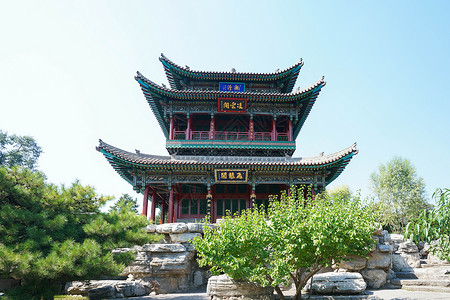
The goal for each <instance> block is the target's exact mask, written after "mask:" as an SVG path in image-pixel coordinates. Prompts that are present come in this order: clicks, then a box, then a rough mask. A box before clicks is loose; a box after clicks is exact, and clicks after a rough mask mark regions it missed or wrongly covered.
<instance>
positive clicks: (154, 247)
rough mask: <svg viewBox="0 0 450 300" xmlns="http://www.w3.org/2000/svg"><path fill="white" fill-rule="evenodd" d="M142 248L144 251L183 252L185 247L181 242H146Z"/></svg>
mask: <svg viewBox="0 0 450 300" xmlns="http://www.w3.org/2000/svg"><path fill="white" fill-rule="evenodd" d="M142 250H143V251H146V252H185V251H186V247H185V246H183V245H181V244H146V245H144V246H143V247H142Z"/></svg>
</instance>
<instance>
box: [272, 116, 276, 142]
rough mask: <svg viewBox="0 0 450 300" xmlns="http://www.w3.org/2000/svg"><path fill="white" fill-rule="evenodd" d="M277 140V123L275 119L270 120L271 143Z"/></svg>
mask: <svg viewBox="0 0 450 300" xmlns="http://www.w3.org/2000/svg"><path fill="white" fill-rule="evenodd" d="M276 139H277V121H276V119H275V118H273V119H272V141H276Z"/></svg>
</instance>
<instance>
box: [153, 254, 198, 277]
mask: <svg viewBox="0 0 450 300" xmlns="http://www.w3.org/2000/svg"><path fill="white" fill-rule="evenodd" d="M192 256H193V254H192V253H189V252H181V253H154V254H152V258H151V261H150V266H151V268H152V272H153V274H155V275H158V276H161V275H164V276H168V275H186V274H190V267H191V259H192Z"/></svg>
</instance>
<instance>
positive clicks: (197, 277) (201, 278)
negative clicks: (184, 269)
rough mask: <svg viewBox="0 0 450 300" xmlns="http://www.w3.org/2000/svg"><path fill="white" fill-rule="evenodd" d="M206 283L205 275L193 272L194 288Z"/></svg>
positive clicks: (200, 272) (198, 271) (203, 272)
mask: <svg viewBox="0 0 450 300" xmlns="http://www.w3.org/2000/svg"><path fill="white" fill-rule="evenodd" d="M205 283H206V274H205V271H203V270H197V271H195V272H194V287H200V286H202V285H204V284H205Z"/></svg>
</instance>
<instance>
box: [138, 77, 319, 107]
mask: <svg viewBox="0 0 450 300" xmlns="http://www.w3.org/2000/svg"><path fill="white" fill-rule="evenodd" d="M134 78H135V79H136V81H138V82H139V84H140V85H141V87H142V88H143V89H144V88H145V89H151V90H152V91H154V92H156V93H158V94H160V95H163V96H167V97H172V98H175V99H180V100H186V99H196V100H200V99H202V100H203V99H217V98H219V97H230V92H226V91H216V90H206V91H205V90H204V91H199V90H176V89H170V88H167V87H164V86H160V85H158V84H156V83H154V82H153V81H151V80H150V79H148V78H146V77H145V76H144V75H142V74H141V73H140V72H137V75H136V76H135V77H134ZM325 84H326V82H325V80H324V77H322V78H321V79H319V80H318V81H316V82H315V83H313V84H312V85H310V86H308V87H306V88H303V89H301V90H297V91H295V92H291V93H285V94H280V93H260V92H233V93H232V96H233V97H236V98H238V97H245V98H247V99H248V100H251V101H281V102H284V101H295V100H299V99H302V98H305V97H307V96H309V95H310V94H311V93H314V92H317V91H320V89H321V88H322V87H324V86H325ZM144 92H145V91H144Z"/></svg>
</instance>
